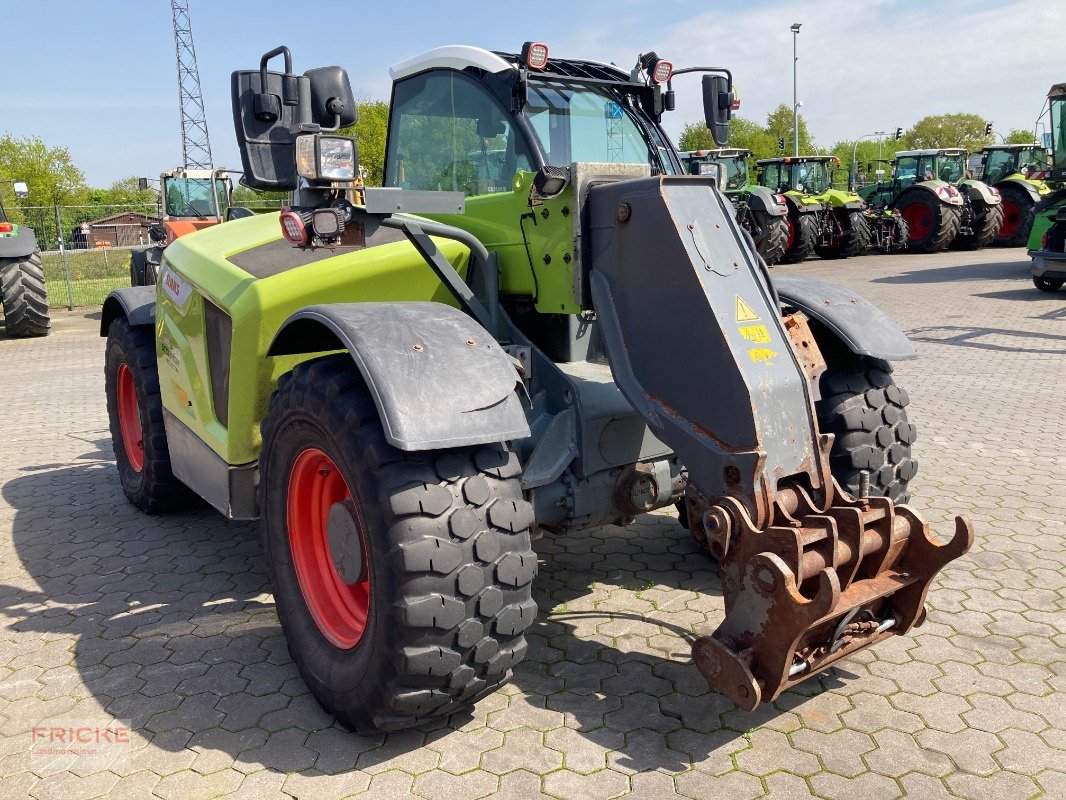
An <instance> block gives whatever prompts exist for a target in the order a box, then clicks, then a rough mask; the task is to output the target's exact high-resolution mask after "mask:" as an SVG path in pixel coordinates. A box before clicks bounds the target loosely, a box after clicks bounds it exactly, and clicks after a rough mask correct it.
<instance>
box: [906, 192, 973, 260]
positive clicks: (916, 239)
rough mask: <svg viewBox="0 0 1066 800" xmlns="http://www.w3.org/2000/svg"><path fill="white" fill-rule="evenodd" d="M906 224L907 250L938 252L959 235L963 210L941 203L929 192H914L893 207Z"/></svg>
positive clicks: (913, 251)
mask: <svg viewBox="0 0 1066 800" xmlns="http://www.w3.org/2000/svg"><path fill="white" fill-rule="evenodd" d="M895 207H896V208H897V209H898V210H899V213H900V216H902V217H903V220H904V222H906V223H907V233H908V236H909V238H908V240H907V249H908V250H909V251H910V252H912V253H939V252H941V251H943V250H946V249H947V248H948V245H950V244H951V243H952V241H954V240H955V237H956V236H958V233H959V227H960V226H961V225H962V212H961V211H960V210H959V209H957V208H955V207H954V206H949V205H947V204H945V203H941V202H940V201H939V200H937V199H936V198H935V197H933V196H932V194H930V193H928V192H925V191H914V192H910V193H908V194H905V195H903V197H901V198H900V200H899V202H897V203H896V206H895Z"/></svg>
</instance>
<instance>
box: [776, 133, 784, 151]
mask: <svg viewBox="0 0 1066 800" xmlns="http://www.w3.org/2000/svg"><path fill="white" fill-rule="evenodd" d="M777 146H778V147H780V148H781V149H782V150H784V149H785V137H784V136H778V137H777Z"/></svg>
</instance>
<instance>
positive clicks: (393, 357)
mask: <svg viewBox="0 0 1066 800" xmlns="http://www.w3.org/2000/svg"><path fill="white" fill-rule="evenodd" d="M330 350H346V351H347V352H348V354H349V355H350V356H351V358H352V362H353V363H354V364H355V366H356V367H357V368H358V370H359V372H360V373H361V374H362V376H363V378H364V380H365V381H366V384H367V387H368V388H369V389H370V393H371V395H372V396H373V398H374V404H375V405H376V406H377V410H378V414H379V415H380V418H381V423H382V427H383V428H384V430H385V438H386V439H387V440H388V441H389V443H390V444H392V445H394V446H395V447H398V448H399V449H401V450H406V451H416V450H436V449H439V448H444V447H465V446H468V445H475V444H487V443H490V442H502V441H505V440H510V439H524V438H526V437H527V436H529V435H530V431H529V425H528V423H527V422H526V416H525V412H524V410H523V408H522V403H521V401H520V400H519V397H518V395H517V394H516V393H515V387H516V384H517V382H518V380H519V375H518V373H517V371H516V369H515V365H514V362H513V361H512V360H511V358H510V357H509V356H508V355H507V354H506V353H505V352H504V351H503V349H502V348H501V347H500V345H499V343H498V342H497V341H496V340H495V339H494V338H493V337H492V336H491V335H490V334H489V333H488V331H486V330H485V329H484V328H483V327H481V326H480V325H479V324H478V323H477V322H475V321H474V320H473V319H471V318H470V317H469V316H467V315H466V314H464V313H463V312H462V311H459V310H458V309H456V308H453V307H452V306H446V305H443V304H441V303H430V302H401V303H396V302H390V303H337V304H331V305H316V306H309V307H307V308H305V309H303V310H301V311H298V312H296V313H295V314H293V315H292V316H291V317H289V319H288V320H286V322H285V324H284V325H283V326H282V327H281V330H279V331H278V334H277V335H276V336H275V337H274V341H273V343H272V344H271V345H270V349H269V350H268V351H267V355H268V356H280V355H294V354H301V353H319V352H326V351H330Z"/></svg>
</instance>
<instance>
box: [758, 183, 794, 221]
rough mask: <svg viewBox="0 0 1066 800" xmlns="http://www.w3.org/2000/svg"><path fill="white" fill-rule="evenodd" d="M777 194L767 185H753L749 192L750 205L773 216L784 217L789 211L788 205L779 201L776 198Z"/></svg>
mask: <svg viewBox="0 0 1066 800" xmlns="http://www.w3.org/2000/svg"><path fill="white" fill-rule="evenodd" d="M775 194H776V193H775V192H773V191H771V190H770V189H769V188H767V187H766V186H753V187H752V189H751V192H750V193H749V194H748V207H749V208H750V209H751V210H752V211H759V212H761V213H763V214H769V215H770V216H771V217H783V216H785V214H787V213H788V206H787V205H782V204H781V203H778V202H777V201H776V200H775V199H774V195H775Z"/></svg>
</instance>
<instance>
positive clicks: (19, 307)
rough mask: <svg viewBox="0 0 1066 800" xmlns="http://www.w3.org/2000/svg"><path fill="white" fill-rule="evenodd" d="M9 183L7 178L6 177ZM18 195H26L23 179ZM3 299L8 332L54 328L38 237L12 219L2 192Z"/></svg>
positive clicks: (15, 184)
mask: <svg viewBox="0 0 1066 800" xmlns="http://www.w3.org/2000/svg"><path fill="white" fill-rule="evenodd" d="M5 183H6V181H5ZM12 184H13V189H14V192H15V197H19V198H21V197H27V196H28V195H29V189H28V188H27V186H26V184H25V183H24V182H22V181H13V182H12ZM0 301H2V303H3V308H4V329H5V331H6V332H7V335H8V336H20V337H21V336H47V335H48V332H49V331H50V330H51V329H52V323H51V319H50V316H49V312H48V289H47V286H46V284H45V280H44V268H43V267H42V265H41V252H40V249H39V248H38V247H37V237H36V236H35V235H34V233H33V230H31V229H30V228H27V227H26V226H25V225H19V224H18V223H15V222H12V221H11V220H9V219H8V217H7V211H6V210H5V209H4V199H3V197H2V196H0Z"/></svg>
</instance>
